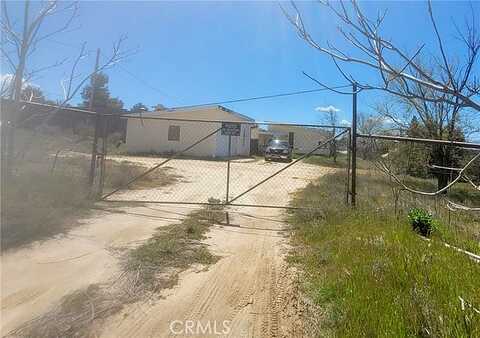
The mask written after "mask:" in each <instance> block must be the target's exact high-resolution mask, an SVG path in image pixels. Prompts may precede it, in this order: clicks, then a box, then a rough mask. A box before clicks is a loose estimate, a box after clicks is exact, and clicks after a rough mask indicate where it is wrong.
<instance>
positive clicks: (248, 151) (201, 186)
mask: <svg viewBox="0 0 480 338" xmlns="http://www.w3.org/2000/svg"><path fill="white" fill-rule="evenodd" d="M128 124H129V125H128V128H127V136H126V146H127V150H126V151H124V152H121V153H117V154H115V152H114V151H108V154H106V160H105V161H106V162H107V165H106V169H105V179H104V180H102V182H103V181H112V179H111V178H109V175H112V174H113V173H111V172H110V171H109V166H108V162H109V161H115V162H117V163H124V164H125V173H124V175H125V176H124V177H123V179H120V180H118V184H117V185H116V186H115V184H113V185H112V184H111V185H110V186H113V188H111V187H110V189H108V188H107V187H104V194H103V195H102V196H101V200H102V201H106V202H138V203H163V204H195V205H203V204H213V205H231V206H256V207H272V208H289V201H290V199H291V197H292V196H291V195H292V194H293V193H295V191H297V190H298V189H301V188H303V187H305V186H306V185H307V184H308V183H309V182H312V181H313V180H315V179H316V178H317V177H319V176H320V175H322V174H323V173H324V170H326V169H325V168H324V167H322V166H321V165H319V163H320V162H321V161H317V160H316V159H319V158H325V157H326V156H328V155H329V153H330V152H331V151H332V145H333V146H334V148H336V149H335V151H336V152H339V157H342V158H343V161H344V162H346V165H345V170H347V171H349V163H350V160H349V158H350V151H349V141H350V128H349V127H344V126H323V125H305V124H285V123H272V122H268V123H267V122H252V121H222V120H216V121H206V120H187V119H169V118H160V117H137V116H135V117H129V118H128ZM337 130H339V132H337ZM271 140H275V141H274V142H277V143H280V144H281V146H280V147H279V149H276V148H275V146H272V144H269V142H270V141H271ZM286 145H288V147H287V146H286ZM277 153H278V154H277ZM265 155H267V157H265ZM317 162H319V163H317ZM132 164H134V165H135V166H137V167H141V168H143V170H142V171H141V172H138V170H137V171H135V172H131V170H129V169H128V166H129V165H132ZM347 177H348V175H347ZM346 189H347V192H346V193H348V182H346Z"/></svg>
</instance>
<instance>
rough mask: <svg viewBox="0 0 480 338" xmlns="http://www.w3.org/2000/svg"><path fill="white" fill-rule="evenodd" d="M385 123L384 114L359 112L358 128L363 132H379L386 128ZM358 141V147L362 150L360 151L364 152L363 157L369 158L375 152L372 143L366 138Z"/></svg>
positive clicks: (369, 133) (368, 133)
mask: <svg viewBox="0 0 480 338" xmlns="http://www.w3.org/2000/svg"><path fill="white" fill-rule="evenodd" d="M384 124H385V119H384V117H382V116H378V115H366V114H359V115H358V126H357V130H358V132H359V133H361V134H367V135H371V134H377V133H379V132H380V131H381V130H383V129H384V128H383V126H384ZM357 142H359V144H358V148H359V150H360V153H361V154H362V158H363V159H364V160H366V159H369V157H371V155H372V153H373V145H372V143H371V142H370V141H369V140H367V139H364V138H361V139H360V140H359V141H357Z"/></svg>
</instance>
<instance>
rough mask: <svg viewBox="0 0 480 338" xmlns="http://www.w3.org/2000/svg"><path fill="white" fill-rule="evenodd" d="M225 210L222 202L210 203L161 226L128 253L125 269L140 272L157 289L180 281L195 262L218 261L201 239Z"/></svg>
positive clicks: (148, 286)
mask: <svg viewBox="0 0 480 338" xmlns="http://www.w3.org/2000/svg"><path fill="white" fill-rule="evenodd" d="M221 210H222V207H221V206H218V207H217V206H207V207H206V208H204V209H202V210H199V211H195V212H193V213H191V214H189V215H188V216H187V217H186V218H185V219H184V220H183V221H182V223H180V224H173V225H168V226H164V227H160V228H159V229H158V230H157V232H156V233H155V234H154V236H153V237H152V238H150V239H149V240H148V241H147V242H145V243H144V244H142V245H141V246H139V247H137V248H135V249H134V250H132V251H131V252H129V253H128V256H127V258H126V260H125V264H124V269H125V270H126V271H129V272H130V273H134V274H138V276H139V280H140V283H141V284H142V285H143V286H144V288H145V290H147V291H149V292H156V291H157V290H160V289H162V288H165V287H171V286H172V285H174V284H176V282H177V278H178V274H179V273H180V272H181V271H183V270H185V269H186V268H187V267H189V266H191V265H192V264H201V265H208V264H212V263H214V262H215V261H216V260H217V258H216V257H215V256H214V255H212V254H211V253H210V252H209V251H208V248H207V247H206V245H205V244H203V243H202V242H201V240H202V239H204V237H205V233H206V232H207V231H208V229H209V227H210V226H211V225H212V224H215V223H221V222H223V221H224V220H225V214H224V213H223V212H222V211H221Z"/></svg>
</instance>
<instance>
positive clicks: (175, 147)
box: [126, 119, 220, 157]
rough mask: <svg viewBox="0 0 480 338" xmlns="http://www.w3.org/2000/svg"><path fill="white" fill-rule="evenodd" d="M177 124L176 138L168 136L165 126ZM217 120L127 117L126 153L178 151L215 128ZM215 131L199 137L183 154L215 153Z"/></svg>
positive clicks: (207, 154) (204, 155)
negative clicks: (178, 131) (175, 139)
mask: <svg viewBox="0 0 480 338" xmlns="http://www.w3.org/2000/svg"><path fill="white" fill-rule="evenodd" d="M171 125H172V126H180V141H169V140H168V127H169V126H171ZM219 127H220V124H218V123H195V122H183V121H168V120H144V121H143V126H142V123H141V120H139V119H128V122H127V140H126V141H127V142H126V143H127V150H128V152H129V153H159V154H163V153H168V152H179V151H181V150H183V149H185V148H186V147H188V146H189V145H192V144H193V143H195V142H197V141H198V140H200V139H201V138H202V137H205V136H206V135H208V134H209V133H211V132H213V131H214V130H215V129H217V128H219ZM216 144H217V142H216V138H215V135H213V136H211V137H209V138H208V139H206V140H204V141H202V142H201V143H199V144H198V145H196V146H195V147H193V148H192V149H190V150H189V151H187V152H185V155H189V156H198V157H214V156H215V155H216Z"/></svg>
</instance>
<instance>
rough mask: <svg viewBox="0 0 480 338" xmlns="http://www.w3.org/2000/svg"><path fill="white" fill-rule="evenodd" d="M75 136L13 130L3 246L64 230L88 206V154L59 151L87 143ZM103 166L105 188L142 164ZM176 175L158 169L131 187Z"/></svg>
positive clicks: (135, 172)
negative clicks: (13, 150)
mask: <svg viewBox="0 0 480 338" xmlns="http://www.w3.org/2000/svg"><path fill="white" fill-rule="evenodd" d="M74 140H75V139H74V138H72V137H67V136H65V135H58V138H56V137H53V136H51V135H45V134H41V133H32V132H28V131H22V130H20V132H19V133H18V135H17V142H18V143H17V145H18V150H19V153H18V156H17V159H16V166H15V171H14V173H13V175H12V177H11V179H10V181H9V182H8V184H7V186H6V187H3V191H2V196H1V197H2V236H1V249H2V250H8V249H13V248H17V247H20V246H23V245H28V244H30V243H32V242H34V241H37V240H44V239H48V238H52V237H53V236H56V235H59V234H63V233H65V232H66V231H68V230H69V229H71V228H72V227H73V226H76V225H77V224H78V223H79V222H78V220H79V219H80V218H82V217H85V216H87V215H88V213H89V212H90V211H91V207H92V206H93V204H94V199H93V197H92V196H91V193H90V190H89V187H88V184H87V182H88V172H89V168H90V158H89V156H87V154H83V155H80V156H75V157H72V156H62V152H58V150H61V149H67V150H70V149H74V150H77V151H79V150H83V149H85V148H87V145H86V144H85V141H82V142H80V143H78V142H76V141H74ZM55 154H57V155H58V156H55ZM106 165H107V170H106V172H107V175H106V180H105V190H109V189H113V188H116V187H118V186H121V185H123V184H124V183H126V182H127V181H128V180H130V179H131V178H132V177H135V176H137V175H140V174H141V173H143V172H144V171H145V170H146V169H147V168H145V167H143V166H139V165H136V164H134V163H131V162H121V163H119V162H115V161H107V164H106ZM178 178H179V176H176V175H174V174H173V173H172V170H171V169H170V168H162V169H159V170H156V171H154V172H153V173H151V174H149V175H147V176H145V177H144V178H143V179H141V180H139V181H137V182H135V183H134V184H133V185H132V186H131V187H130V188H132V189H144V188H151V187H159V186H165V185H169V184H173V183H175V182H176V181H177V180H178Z"/></svg>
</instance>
